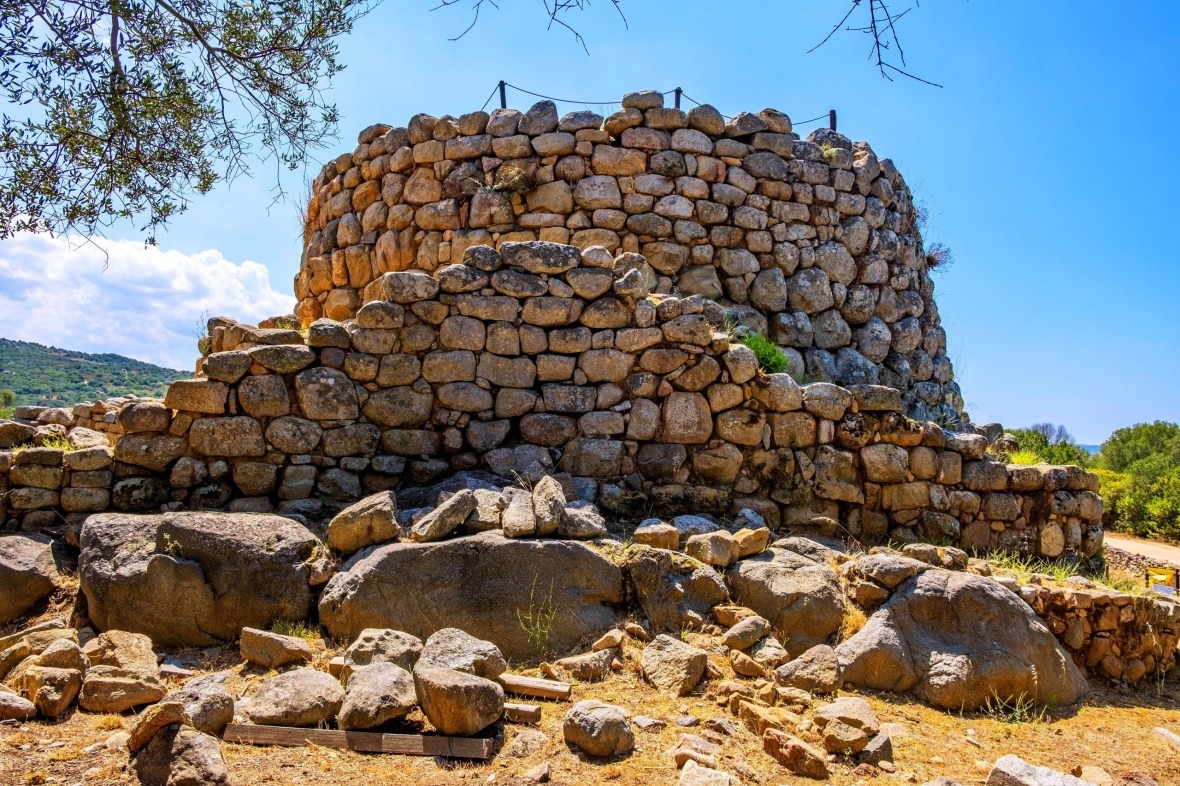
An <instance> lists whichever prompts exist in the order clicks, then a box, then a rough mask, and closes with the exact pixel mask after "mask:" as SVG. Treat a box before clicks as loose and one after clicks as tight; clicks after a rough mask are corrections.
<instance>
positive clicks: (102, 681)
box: [78, 664, 168, 713]
mask: <svg viewBox="0 0 1180 786" xmlns="http://www.w3.org/2000/svg"><path fill="white" fill-rule="evenodd" d="M153 668H154V664H153ZM167 692H168V689H167V688H166V687H164V683H163V682H161V681H160V678H159V676H158V675H156V674H154V673H145V671H144V670H143V669H135V668H126V667H121V666H108V665H98V666H92V667H91V668H90V669H88V670H87V672H86V677H85V679H83V681H82V692H81V693H80V694H79V695H78V706H80V707H81V708H82V709H84V710H87V711H88V712H105V713H116V712H125V711H127V710H129V709H131V708H132V707H138V706H140V705H142V704H152V703H154V702H157V701H159V700H160V699H162V698H164V695H165V694H167Z"/></svg>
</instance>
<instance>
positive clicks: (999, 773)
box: [986, 753, 1092, 786]
mask: <svg viewBox="0 0 1180 786" xmlns="http://www.w3.org/2000/svg"><path fill="white" fill-rule="evenodd" d="M986 786H1092V784H1090V783H1089V782H1088V781H1084V780H1082V779H1081V778H1075V777H1074V776H1072V775H1066V774H1065V773H1064V772H1057V771H1056V770H1051V769H1049V768H1048V767H1038V766H1036V765H1034V764H1029V763H1028V762H1026V761H1024V760H1023V759H1021V758H1020V757H1019V756H1014V755H1012V754H1011V753H1009V754H1008V755H1006V756H1001V757H1000V758H999V759H997V760H996V763H995V764H993V765H992V768H991V771H990V772H989V773H988V774H987V784H986Z"/></svg>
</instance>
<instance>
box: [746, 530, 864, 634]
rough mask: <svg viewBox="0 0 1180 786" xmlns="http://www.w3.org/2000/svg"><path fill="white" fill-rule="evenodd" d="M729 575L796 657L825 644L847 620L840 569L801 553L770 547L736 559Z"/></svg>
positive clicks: (748, 604) (749, 603) (749, 605)
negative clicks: (845, 618) (837, 569)
mask: <svg viewBox="0 0 1180 786" xmlns="http://www.w3.org/2000/svg"><path fill="white" fill-rule="evenodd" d="M726 581H727V582H728V583H729V589H730V591H731V592H732V593H733V596H734V598H735V599H736V600H737V601H738V602H740V603H741V604H742V605H744V606H748V607H749V608H751V609H753V610H754V611H756V612H758V614H760V615H761V616H763V617H765V618H766V619H768V620H770V623H771V625H773V626H774V631H775V634H776V635H777V637H778V639H779V641H781V642H782V643H783V646H785V647H786V648H787V652H789V653H790V654H791V656H792V657H794V656H798V655H800V654H801V653H803V652H804V651H806V650H807V649H809V648H811V647H814V646H815V645H817V644H826V643H827V642H828V639H830V638H831V637H832V635H833V634H835V633H836V632H837V631H838V630H839V629H840V626H841V625H842V624H843V622H844V611H845V600H844V592H843V590H842V589H841V587H840V579H839V577H838V576H837V575H836V572H835V571H834V570H832V569H831V568H829V567H828V566H827V565H821V564H819V563H817V562H814V561H812V560H810V559H808V558H807V557H804V556H802V555H800V554H796V553H794V552H791V551H786V550H783V549H778V548H770V549H768V550H766V551H764V552H762V553H761V554H758V555H756V556H754V557H750V558H749V559H744V560H740V561H739V562H737V563H736V564H735V565H733V566H732V567H731V568H730V569H729V571H728V572H727V573H726Z"/></svg>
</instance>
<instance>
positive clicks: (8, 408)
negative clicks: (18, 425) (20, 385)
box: [0, 388, 16, 418]
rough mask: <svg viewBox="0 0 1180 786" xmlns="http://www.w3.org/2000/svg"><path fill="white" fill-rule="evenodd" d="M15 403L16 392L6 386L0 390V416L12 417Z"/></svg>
mask: <svg viewBox="0 0 1180 786" xmlns="http://www.w3.org/2000/svg"><path fill="white" fill-rule="evenodd" d="M15 404H16V394H15V393H13V392H12V391H11V390H8V389H7V388H6V389H4V390H0V418H10V417H12V411H13V408H14V405H15Z"/></svg>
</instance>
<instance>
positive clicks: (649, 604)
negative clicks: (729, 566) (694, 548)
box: [623, 546, 729, 631]
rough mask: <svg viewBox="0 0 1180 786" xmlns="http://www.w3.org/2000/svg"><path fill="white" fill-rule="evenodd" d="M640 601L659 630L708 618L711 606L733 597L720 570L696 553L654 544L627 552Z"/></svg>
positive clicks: (675, 628) (625, 562) (628, 570)
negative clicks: (703, 560)
mask: <svg viewBox="0 0 1180 786" xmlns="http://www.w3.org/2000/svg"><path fill="white" fill-rule="evenodd" d="M623 570H624V571H625V572H626V573H627V576H628V578H629V579H630V581H631V584H632V585H633V586H634V587H635V593H636V595H637V596H638V599H639V605H640V606H641V607H642V609H643V613H644V614H645V615H647V619H648V621H649V622H651V624H652V626H653V627H654V628H655V629H656V630H660V631H679V630H680V629H681V627H682V626H683V625H685V624H690V623H692V622H695V621H698V620H703V619H705V618H706V617H707V616H708V614H709V610H710V609H712V608H713V607H714V606H716V605H717V604H719V603H725V602H727V601H728V600H729V591H728V590H727V589H726V587H725V582H724V581H722V580H721V577H720V576H718V575H717V571H715V570H714V569H712V568H710V567H709V566H708V565H705V564H704V563H702V562H698V561H697V560H695V559H693V558H692V557H688V556H685V555H683V554H678V553H675V552H672V551H667V550H665V549H656V548H651V547H650V546H632V547H631V548H629V549H627V551H626V552H625V553H624V555H623Z"/></svg>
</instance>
